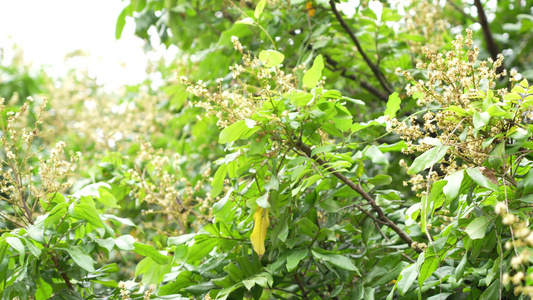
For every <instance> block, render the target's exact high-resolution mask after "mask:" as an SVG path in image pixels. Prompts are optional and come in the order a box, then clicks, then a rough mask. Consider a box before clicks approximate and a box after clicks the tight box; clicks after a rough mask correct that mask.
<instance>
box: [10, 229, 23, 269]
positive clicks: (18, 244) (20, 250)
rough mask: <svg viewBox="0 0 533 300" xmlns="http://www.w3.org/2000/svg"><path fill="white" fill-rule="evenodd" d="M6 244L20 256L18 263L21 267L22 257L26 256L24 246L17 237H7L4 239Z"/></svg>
mask: <svg viewBox="0 0 533 300" xmlns="http://www.w3.org/2000/svg"><path fill="white" fill-rule="evenodd" d="M6 242H7V243H8V244H9V245H10V246H11V247H13V249H15V250H17V252H18V253H19V254H20V256H19V262H20V264H21V265H23V264H24V257H25V255H26V249H25V247H24V244H22V242H21V241H20V239H19V238H18V237H14V236H9V237H6Z"/></svg>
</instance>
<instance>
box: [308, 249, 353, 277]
mask: <svg viewBox="0 0 533 300" xmlns="http://www.w3.org/2000/svg"><path fill="white" fill-rule="evenodd" d="M311 253H313V256H314V257H316V258H318V259H321V260H324V261H327V262H329V263H331V264H333V265H335V266H337V267H339V268H341V269H344V270H348V271H355V272H357V273H359V269H357V267H356V266H355V265H354V264H353V263H352V261H351V260H350V259H349V258H348V257H346V256H343V255H340V254H334V253H319V252H317V251H315V250H311Z"/></svg>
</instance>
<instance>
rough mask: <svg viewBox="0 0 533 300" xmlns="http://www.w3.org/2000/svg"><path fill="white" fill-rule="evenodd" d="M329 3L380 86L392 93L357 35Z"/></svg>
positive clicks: (333, 3)
mask: <svg viewBox="0 0 533 300" xmlns="http://www.w3.org/2000/svg"><path fill="white" fill-rule="evenodd" d="M329 5H330V7H331V10H332V11H333V13H334V14H335V17H336V18H337V20H338V21H339V23H340V24H341V26H342V28H343V29H344V31H346V33H347V34H348V36H350V39H351V40H352V42H353V43H354V44H355V47H357V50H358V51H359V53H360V54H361V56H362V57H363V59H364V61H365V62H366V64H367V65H368V66H369V67H370V69H371V70H372V73H374V75H375V76H376V78H377V79H378V81H379V83H380V84H381V86H382V87H383V88H384V89H385V90H386V91H387V93H389V94H392V93H393V92H394V91H393V89H392V88H391V87H390V85H389V83H388V82H387V79H385V76H384V75H383V73H382V72H381V71H380V70H379V68H378V66H376V65H375V64H374V63H373V62H372V61H371V60H370V58H369V57H368V55H366V53H365V51H364V50H363V47H362V46H361V43H359V40H358V39H357V37H356V36H355V34H354V33H353V31H352V30H351V29H350V27H349V26H348V24H346V22H345V21H344V19H343V18H342V16H341V14H340V13H339V11H338V10H337V7H336V6H335V1H333V0H330V1H329Z"/></svg>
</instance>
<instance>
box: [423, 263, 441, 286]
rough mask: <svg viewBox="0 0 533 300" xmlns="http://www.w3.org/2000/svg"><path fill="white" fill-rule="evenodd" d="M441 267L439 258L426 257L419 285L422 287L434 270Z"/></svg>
mask: <svg viewBox="0 0 533 300" xmlns="http://www.w3.org/2000/svg"><path fill="white" fill-rule="evenodd" d="M438 267H439V259H438V258H437V257H435V256H429V257H426V258H425V260H424V263H423V264H422V267H420V275H419V276H418V285H419V286H420V288H422V285H423V284H424V282H425V281H426V280H427V279H428V278H429V277H430V276H431V275H433V272H435V271H436V270H437V268H438Z"/></svg>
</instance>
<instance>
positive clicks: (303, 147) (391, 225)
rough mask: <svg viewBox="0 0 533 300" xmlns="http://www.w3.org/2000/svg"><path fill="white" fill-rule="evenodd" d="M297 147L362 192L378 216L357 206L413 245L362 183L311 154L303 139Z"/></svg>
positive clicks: (351, 186) (417, 249) (352, 187)
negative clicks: (356, 181)
mask: <svg viewBox="0 0 533 300" xmlns="http://www.w3.org/2000/svg"><path fill="white" fill-rule="evenodd" d="M295 147H296V148H297V149H298V150H299V151H302V152H303V153H305V155H307V157H310V158H312V159H314V160H315V161H316V162H317V163H318V164H319V165H321V166H322V167H323V168H324V169H325V170H327V171H329V172H331V174H333V175H334V176H335V177H337V178H338V179H340V180H341V181H342V182H343V183H344V184H346V185H347V186H349V187H350V188H351V189H352V190H354V191H356V192H357V193H358V194H360V195H361V196H362V197H363V198H364V199H365V200H367V201H368V202H369V203H370V206H372V210H373V211H375V212H376V213H377V215H378V216H377V217H374V216H371V214H370V213H368V212H367V211H365V210H364V209H363V210H362V209H361V208H360V207H357V208H358V209H359V210H360V211H362V212H363V213H365V214H366V215H368V216H369V217H371V218H372V219H374V220H375V221H379V223H381V224H384V225H385V226H387V227H389V228H390V229H392V230H394V232H396V234H398V236H399V237H400V239H402V240H403V241H404V242H406V243H407V245H409V247H411V246H412V244H413V239H411V237H410V236H409V235H407V233H405V232H404V231H403V230H402V229H401V228H400V227H398V225H396V223H394V222H393V221H391V220H390V219H389V218H387V216H385V213H384V212H383V210H382V209H381V207H379V205H377V203H376V200H374V198H372V196H370V195H369V194H368V193H367V192H365V191H364V190H363V188H362V187H361V185H359V184H355V183H354V182H353V181H351V180H350V179H348V178H347V177H346V176H344V175H343V174H341V173H339V172H337V171H333V168H332V167H331V166H330V165H328V163H326V162H325V161H323V160H322V159H320V158H319V157H318V156H316V155H314V156H311V152H312V150H311V148H309V146H307V145H305V144H304V143H302V141H298V142H297V143H296V144H295ZM413 249H414V250H415V251H416V252H418V253H421V252H422V249H420V248H418V247H415V248H413Z"/></svg>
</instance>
